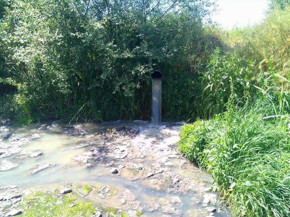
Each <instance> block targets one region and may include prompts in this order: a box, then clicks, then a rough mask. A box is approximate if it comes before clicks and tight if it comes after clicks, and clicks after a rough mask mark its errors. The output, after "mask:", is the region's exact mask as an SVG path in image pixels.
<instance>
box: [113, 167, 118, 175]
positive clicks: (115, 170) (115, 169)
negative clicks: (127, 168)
mask: <svg viewBox="0 0 290 217" xmlns="http://www.w3.org/2000/svg"><path fill="white" fill-rule="evenodd" d="M111 173H112V174H118V173H119V170H118V169H117V168H113V169H111Z"/></svg>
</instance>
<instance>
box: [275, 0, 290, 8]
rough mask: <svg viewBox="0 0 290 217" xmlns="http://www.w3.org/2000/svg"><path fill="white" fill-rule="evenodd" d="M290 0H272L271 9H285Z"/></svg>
mask: <svg viewBox="0 0 290 217" xmlns="http://www.w3.org/2000/svg"><path fill="white" fill-rule="evenodd" d="M289 4H290V0H270V9H271V10H275V9H282V10H283V9H285V8H286V7H287V6H289Z"/></svg>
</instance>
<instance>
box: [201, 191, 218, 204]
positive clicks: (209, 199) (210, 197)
mask: <svg viewBox="0 0 290 217" xmlns="http://www.w3.org/2000/svg"><path fill="white" fill-rule="evenodd" d="M216 202H217V195H215V194H211V193H208V194H205V195H204V199H203V202H202V203H203V204H216Z"/></svg>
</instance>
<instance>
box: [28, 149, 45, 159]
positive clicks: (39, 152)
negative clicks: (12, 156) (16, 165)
mask: <svg viewBox="0 0 290 217" xmlns="http://www.w3.org/2000/svg"><path fill="white" fill-rule="evenodd" d="M42 155H43V152H41V151H38V152H33V153H32V154H31V155H30V157H32V158H36V157H39V156H42Z"/></svg>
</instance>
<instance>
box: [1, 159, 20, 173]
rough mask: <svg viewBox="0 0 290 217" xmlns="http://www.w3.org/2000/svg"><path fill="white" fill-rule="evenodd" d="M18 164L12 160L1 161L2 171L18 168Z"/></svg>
mask: <svg viewBox="0 0 290 217" xmlns="http://www.w3.org/2000/svg"><path fill="white" fill-rule="evenodd" d="M17 166H18V164H15V163H12V162H11V161H8V160H2V161H0V171H7V170H12V169H14V168H16V167H17Z"/></svg>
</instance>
